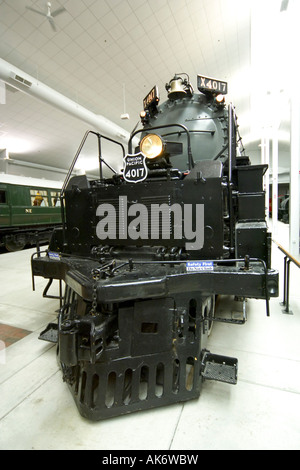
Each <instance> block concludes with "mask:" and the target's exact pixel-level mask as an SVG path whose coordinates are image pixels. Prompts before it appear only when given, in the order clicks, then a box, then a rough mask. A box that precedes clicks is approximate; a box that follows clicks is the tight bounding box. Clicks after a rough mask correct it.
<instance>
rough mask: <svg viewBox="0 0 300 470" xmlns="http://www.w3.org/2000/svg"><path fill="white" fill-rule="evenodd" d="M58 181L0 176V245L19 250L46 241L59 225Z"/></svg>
mask: <svg viewBox="0 0 300 470" xmlns="http://www.w3.org/2000/svg"><path fill="white" fill-rule="evenodd" d="M60 188H61V183H60V182H56V181H46V180H39V179H35V178H24V177H15V176H12V175H0V246H5V247H6V249H7V250H9V251H16V250H21V249H23V248H24V247H25V245H28V244H29V245H30V244H34V243H36V242H37V241H39V242H40V243H47V242H48V241H49V239H50V236H51V233H52V231H53V229H54V227H57V226H58V225H60V224H61V209H60Z"/></svg>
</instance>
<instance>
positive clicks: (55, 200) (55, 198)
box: [51, 191, 60, 207]
mask: <svg viewBox="0 0 300 470" xmlns="http://www.w3.org/2000/svg"><path fill="white" fill-rule="evenodd" d="M59 197H60V192H59V191H51V206H53V207H58V206H60V199H59Z"/></svg>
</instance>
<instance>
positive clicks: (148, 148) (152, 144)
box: [140, 134, 164, 159]
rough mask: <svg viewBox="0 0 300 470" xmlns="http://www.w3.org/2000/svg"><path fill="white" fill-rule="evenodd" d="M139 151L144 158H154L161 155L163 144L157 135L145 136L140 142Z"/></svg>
mask: <svg viewBox="0 0 300 470" xmlns="http://www.w3.org/2000/svg"><path fill="white" fill-rule="evenodd" d="M140 150H141V152H142V153H143V154H144V155H145V157H146V158H150V159H152V158H156V157H159V156H160V155H161V154H162V153H163V151H164V142H163V140H162V138H161V137H160V136H159V135H157V134H147V135H145V137H143V139H142V140H141V142H140Z"/></svg>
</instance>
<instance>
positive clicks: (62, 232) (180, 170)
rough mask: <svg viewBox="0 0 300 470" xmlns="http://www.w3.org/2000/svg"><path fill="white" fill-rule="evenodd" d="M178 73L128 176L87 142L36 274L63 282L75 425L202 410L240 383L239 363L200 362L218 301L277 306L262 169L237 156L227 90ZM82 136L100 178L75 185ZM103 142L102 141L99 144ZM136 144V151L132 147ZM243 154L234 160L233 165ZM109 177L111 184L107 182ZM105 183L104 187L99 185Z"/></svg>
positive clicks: (148, 121) (132, 154)
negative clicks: (175, 407)
mask: <svg viewBox="0 0 300 470" xmlns="http://www.w3.org/2000/svg"><path fill="white" fill-rule="evenodd" d="M197 87H198V90H199V92H200V93H197V94H196V93H194V90H193V88H192V86H191V84H190V82H189V78H188V77H187V76H186V74H177V75H175V76H174V78H173V79H172V80H171V81H170V82H169V83H168V84H167V85H166V89H167V91H168V99H167V101H166V102H165V103H163V104H161V105H160V104H159V96H158V90H157V87H154V88H153V89H152V90H151V92H150V93H149V94H148V95H147V96H146V98H145V99H144V109H143V111H142V113H141V121H142V126H141V129H138V130H135V131H134V132H133V133H132V134H131V138H130V141H129V143H128V152H127V153H125V150H124V149H123V147H122V146H121V145H120V144H117V143H115V144H117V145H120V150H121V152H122V155H123V163H124V164H123V169H122V171H116V170H114V169H113V168H112V166H111V164H110V163H108V162H107V161H106V160H105V159H104V158H103V156H102V154H101V142H102V139H107V138H106V137H104V136H101V135H100V134H98V133H96V132H93V131H89V132H87V133H86V135H85V137H84V139H83V142H82V143H81V145H80V147H79V149H78V152H77V154H76V156H75V158H74V161H73V163H72V165H71V168H70V171H69V174H68V176H67V178H66V181H65V183H64V186H63V188H62V192H61V208H62V220H63V226H62V228H61V229H59V230H55V232H54V234H53V236H52V239H51V242H50V245H49V249H48V250H47V251H46V254H45V255H44V256H43V255H42V254H41V253H37V254H36V255H34V256H33V258H32V274H33V278H34V276H43V277H45V278H47V279H49V282H52V280H53V279H58V280H60V281H64V282H65V285H66V289H65V294H64V298H63V299H61V308H60V310H59V315H58V322H57V324H56V323H52V324H50V325H48V328H47V329H46V330H45V331H44V332H42V333H41V339H46V340H50V341H53V342H57V343H58V348H57V352H58V359H59V362H60V365H61V369H62V374H63V379H64V381H66V382H67V383H68V385H69V388H70V390H71V392H72V394H73V397H74V399H75V402H76V404H77V406H78V409H79V411H80V413H81V414H82V415H83V416H85V417H87V418H88V419H91V420H99V419H104V418H108V417H112V416H117V415H121V414H125V413H130V412H133V411H137V410H143V409H147V408H153V407H157V406H161V405H166V404H171V403H175V402H180V401H185V400H189V399H192V398H195V397H198V396H199V394H200V390H201V386H202V383H203V382H204V381H205V379H206V380H221V381H223V382H227V383H231V384H235V383H236V381H237V359H236V358H231V357H224V356H220V355H217V354H214V353H212V352H210V351H208V350H207V349H206V342H207V337H208V334H209V330H210V328H211V325H212V323H213V322H214V321H225V322H231V323H243V322H244V321H245V316H244V317H243V318H241V319H238V320H237V319H231V318H217V317H216V315H215V299H216V297H217V296H221V295H232V296H237V297H238V298H241V299H245V298H258V299H265V302H266V310H267V315H269V298H270V297H271V296H277V295H278V273H277V272H276V271H274V270H272V269H271V262H270V252H271V235H270V233H268V229H267V225H266V222H265V194H264V192H263V190H262V179H263V174H264V172H265V171H266V169H267V167H266V165H251V163H250V161H249V158H248V157H247V156H245V155H244V152H238V151H237V149H238V141H239V140H240V139H239V132H238V126H237V120H236V115H235V111H234V107H233V106H232V105H229V106H227V105H225V99H224V95H225V94H226V92H227V83H225V82H222V81H218V80H214V79H210V78H207V77H203V76H198V77H197ZM89 134H95V136H96V138H97V141H98V144H99V169H100V170H99V171H100V175H99V177H97V178H94V179H92V180H89V179H88V178H87V177H86V176H85V175H81V176H74V177H71V174H72V171H73V169H74V166H75V163H76V161H77V158H78V156H79V154H80V152H81V149H82V147H83V145H84V142H85V140H86V138H87V136H88V135H89ZM108 140H110V139H108ZM136 141H137V144H136ZM238 153H239V155H238ZM107 171H109V172H110V175H108V174H107ZM104 173H106V174H105V176H104Z"/></svg>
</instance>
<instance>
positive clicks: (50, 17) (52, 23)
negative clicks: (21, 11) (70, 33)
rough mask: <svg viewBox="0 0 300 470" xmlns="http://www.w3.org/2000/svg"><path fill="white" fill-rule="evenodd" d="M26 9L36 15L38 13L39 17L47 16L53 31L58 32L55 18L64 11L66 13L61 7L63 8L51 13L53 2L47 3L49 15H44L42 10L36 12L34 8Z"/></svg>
mask: <svg viewBox="0 0 300 470" xmlns="http://www.w3.org/2000/svg"><path fill="white" fill-rule="evenodd" d="M26 8H27V10H30V11H33V12H34V13H38V14H39V15H42V16H45V17H46V18H47V20H48V21H49V23H50V26H51V28H52V29H53V31H57V29H56V26H55V23H54V19H53V18H55V17H56V16H57V15H60V13H63V12H64V11H66V9H65V8H64V7H61V8H57V10H54V11H53V12H52V13H51V2H47V9H48V11H47V13H44V12H43V11H40V10H36V9H35V8H32V7H26Z"/></svg>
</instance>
